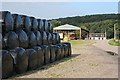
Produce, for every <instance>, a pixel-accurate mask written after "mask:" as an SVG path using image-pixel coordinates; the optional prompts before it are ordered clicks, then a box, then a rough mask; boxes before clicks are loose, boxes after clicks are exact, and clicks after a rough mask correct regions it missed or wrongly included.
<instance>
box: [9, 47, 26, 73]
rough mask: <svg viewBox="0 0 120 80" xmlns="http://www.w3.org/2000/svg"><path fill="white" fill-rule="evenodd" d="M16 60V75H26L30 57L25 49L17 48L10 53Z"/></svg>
mask: <svg viewBox="0 0 120 80" xmlns="http://www.w3.org/2000/svg"><path fill="white" fill-rule="evenodd" d="M9 53H10V54H11V55H12V58H13V60H14V70H15V72H16V73H24V72H26V71H27V68H28V56H27V53H26V51H25V49H23V48H21V47H17V48H15V49H12V50H10V51H9Z"/></svg>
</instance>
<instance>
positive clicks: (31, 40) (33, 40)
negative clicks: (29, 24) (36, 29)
mask: <svg viewBox="0 0 120 80" xmlns="http://www.w3.org/2000/svg"><path fill="white" fill-rule="evenodd" d="M27 36H28V43H29V47H34V46H36V45H37V39H36V36H35V34H34V33H33V32H32V31H29V32H28V33H27Z"/></svg>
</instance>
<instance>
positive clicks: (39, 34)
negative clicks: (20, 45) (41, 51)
mask: <svg viewBox="0 0 120 80" xmlns="http://www.w3.org/2000/svg"><path fill="white" fill-rule="evenodd" d="M34 33H35V36H36V39H37V45H42V35H41V33H40V32H39V31H36V32H34Z"/></svg>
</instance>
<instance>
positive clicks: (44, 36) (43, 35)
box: [42, 31, 48, 45]
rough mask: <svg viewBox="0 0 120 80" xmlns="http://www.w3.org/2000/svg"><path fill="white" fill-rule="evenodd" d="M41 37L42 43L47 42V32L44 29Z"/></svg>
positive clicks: (45, 43)
mask: <svg viewBox="0 0 120 80" xmlns="http://www.w3.org/2000/svg"><path fill="white" fill-rule="evenodd" d="M42 38H43V41H42V42H43V45H47V44H48V40H47V33H46V32H45V31H43V32H42Z"/></svg>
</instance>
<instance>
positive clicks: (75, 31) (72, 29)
mask: <svg viewBox="0 0 120 80" xmlns="http://www.w3.org/2000/svg"><path fill="white" fill-rule="evenodd" d="M53 30H54V32H58V33H59V35H60V38H61V39H63V38H64V36H65V35H67V36H68V38H69V39H89V31H87V30H85V29H83V28H79V27H77V26H73V25H69V24H65V25H61V26H58V27H55V28H53Z"/></svg>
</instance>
